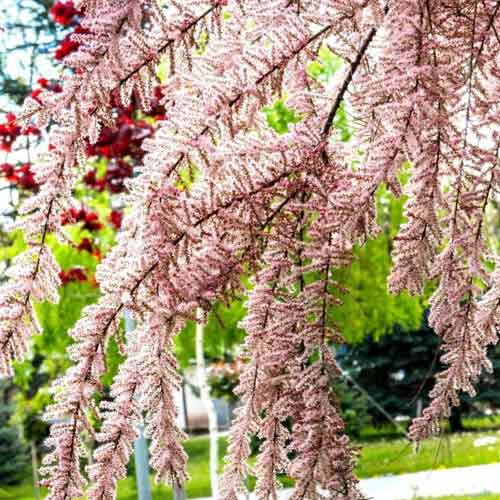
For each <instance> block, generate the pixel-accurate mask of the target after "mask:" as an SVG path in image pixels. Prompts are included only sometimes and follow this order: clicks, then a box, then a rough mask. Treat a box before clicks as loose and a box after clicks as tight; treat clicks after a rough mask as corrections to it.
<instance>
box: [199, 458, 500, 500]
mask: <svg viewBox="0 0 500 500" xmlns="http://www.w3.org/2000/svg"><path fill="white" fill-rule="evenodd" d="M361 491H362V492H363V493H364V494H365V496H366V497H367V498H369V499H371V500H411V499H413V498H415V497H417V496H418V497H440V496H445V495H474V494H478V493H499V498H500V463H498V464H489V465H474V466H472V467H457V468H454V469H439V470H433V471H424V472H415V473H412V474H400V475H397V476H381V477H375V478H372V479H362V480H361ZM290 494H291V490H289V489H286V490H282V491H281V494H280V497H279V498H280V500H286V499H288V498H289V497H290ZM254 498H255V497H254V496H253V495H250V499H251V500H254ZM196 500H211V499H209V498H203V499H202V498H199V499H196Z"/></svg>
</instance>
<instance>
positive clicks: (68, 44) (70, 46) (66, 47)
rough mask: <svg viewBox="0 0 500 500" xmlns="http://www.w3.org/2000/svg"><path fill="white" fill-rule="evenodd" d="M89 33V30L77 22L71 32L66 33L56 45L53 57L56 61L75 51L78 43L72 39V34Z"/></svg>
mask: <svg viewBox="0 0 500 500" xmlns="http://www.w3.org/2000/svg"><path fill="white" fill-rule="evenodd" d="M88 33H89V30H87V29H85V28H82V27H81V26H80V25H79V24H77V25H76V26H75V30H74V31H73V32H72V33H68V34H67V35H66V36H65V37H64V38H63V39H62V42H61V43H60V44H59V45H58V46H57V48H56V52H55V54H54V57H55V58H56V59H57V60H58V61H62V60H63V59H64V58H65V57H66V56H68V55H69V54H71V53H72V52H75V51H76V50H77V49H78V47H79V46H80V43H79V42H77V41H76V40H74V39H73V35H74V34H77V35H86V34H88Z"/></svg>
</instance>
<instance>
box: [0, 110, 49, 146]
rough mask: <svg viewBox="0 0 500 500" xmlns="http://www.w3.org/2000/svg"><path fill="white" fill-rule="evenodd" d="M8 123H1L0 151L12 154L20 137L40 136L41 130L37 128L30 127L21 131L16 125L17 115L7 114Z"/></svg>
mask: <svg viewBox="0 0 500 500" xmlns="http://www.w3.org/2000/svg"><path fill="white" fill-rule="evenodd" d="M5 118H6V119H7V122H6V123H0V150H2V151H5V152H7V153H10V152H11V151H12V145H13V144H14V142H15V141H16V139H17V138H18V137H19V136H20V135H40V130H38V129H37V128H36V127H33V126H30V127H27V128H25V129H24V130H22V129H21V127H20V126H19V125H17V123H16V115H15V114H14V113H7V115H6V117H5Z"/></svg>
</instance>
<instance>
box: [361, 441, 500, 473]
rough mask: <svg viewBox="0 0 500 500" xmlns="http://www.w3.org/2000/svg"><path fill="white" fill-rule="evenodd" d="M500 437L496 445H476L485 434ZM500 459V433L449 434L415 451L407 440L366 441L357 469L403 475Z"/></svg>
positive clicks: (488, 462) (486, 462)
mask: <svg viewBox="0 0 500 500" xmlns="http://www.w3.org/2000/svg"><path fill="white" fill-rule="evenodd" d="M485 436H490V437H496V438H498V441H497V442H496V443H494V444H491V445H487V446H480V447H476V446H474V442H475V441H476V440H477V439H478V438H481V437H485ZM499 461H500V434H499V433H498V431H493V432H488V433H485V432H466V433H461V434H457V435H448V434H447V435H445V436H443V437H440V438H434V439H430V440H428V441H426V442H424V443H423V444H422V445H421V447H420V449H419V451H418V453H415V452H414V451H413V449H412V447H411V445H410V444H409V443H408V441H406V440H404V439H396V440H388V439H384V440H380V441H373V442H369V443H366V444H365V445H364V446H363V448H362V450H361V456H360V460H359V465H358V468H357V473H358V475H359V477H361V478H366V477H374V476H382V475H386V474H403V473H406V472H419V471H423V470H429V469H448V468H450V467H467V466H470V465H479V464H490V463H495V462H499Z"/></svg>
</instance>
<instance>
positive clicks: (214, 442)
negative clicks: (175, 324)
mask: <svg viewBox="0 0 500 500" xmlns="http://www.w3.org/2000/svg"><path fill="white" fill-rule="evenodd" d="M203 316H204V315H203V310H202V309H201V308H198V309H197V310H196V372H197V379H198V387H199V389H200V396H201V401H202V402H203V405H204V406H205V410H206V412H207V415H208V433H209V439H210V484H211V487H212V498H215V499H217V498H219V480H218V476H217V465H218V461H219V450H218V436H217V434H218V431H217V412H216V411H215V405H214V402H213V401H212V398H211V397H210V387H209V386H208V381H207V370H206V365H205V353H204V349H203V333H204V328H205V325H204V324H203V320H204V317H203Z"/></svg>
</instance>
